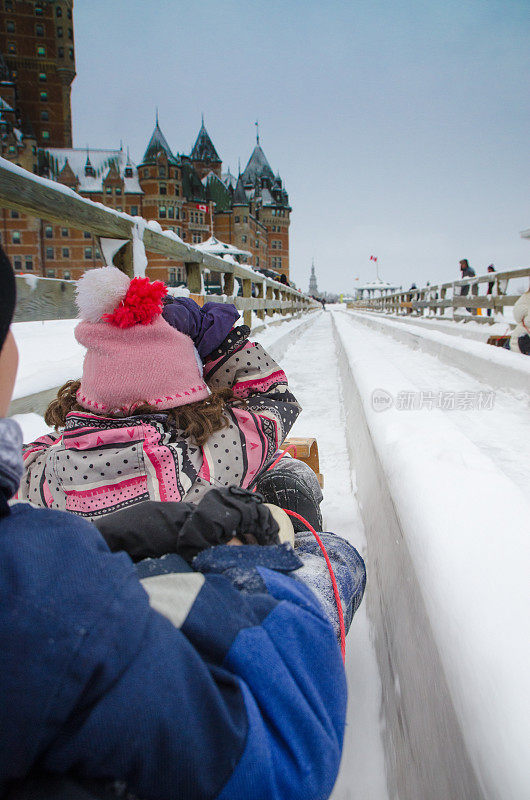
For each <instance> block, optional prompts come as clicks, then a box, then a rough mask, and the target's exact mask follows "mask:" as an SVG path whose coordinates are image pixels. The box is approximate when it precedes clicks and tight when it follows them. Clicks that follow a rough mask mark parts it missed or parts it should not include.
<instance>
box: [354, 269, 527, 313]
mask: <svg viewBox="0 0 530 800" xmlns="http://www.w3.org/2000/svg"><path fill="white" fill-rule="evenodd" d="M529 276H530V267H524V268H522V269H512V270H509V271H506V272H487V273H486V274H485V275H477V276H476V277H474V278H465V279H463V280H460V281H453V282H452V283H441V284H439V285H437V286H424V287H422V288H420V289H405V290H400V291H397V292H390V293H388V294H385V295H383V296H382V297H372V298H369V299H363V300H355V301H353V303H351V304H350V306H351V307H352V308H358V309H366V310H369V311H383V312H385V313H387V314H414V315H416V316H424V315H429V316H444V315H445V312H446V310H447V309H451V310H452V312H453V313H452V318H453V319H455V320H457V321H459V320H464V321H466V320H469V319H473V320H474V321H475V322H485V323H493V322H494V321H495V312H500V313H502V312H503V309H504V308H505V307H506V306H513V305H514V303H515V302H516V300H518V299H519V297H520V295H521V291H518V292H517V293H512V294H510V293H509V292H510V290H512V287H513V281H514V280H516V279H521V278H523V279H524V278H528V277H529ZM510 281H511V282H512V283H511V285H510ZM490 283H493V291H492V292H491V293H490V294H487V293H486V292H487V289H488V284H490ZM462 286H469V287H470V289H469V294H467V295H461V294H460V291H461V287H462ZM481 287H484V289H485V291H484V292H483V293H482V294H481V293H480V288H481ZM526 288H528V287H527V286H526V287H525V289H523V291H525V290H526ZM461 309H471V310H472V316H469V314H465V315H464V314H463V313H459V312H461ZM478 309H480V310H481V311H483V312H484V311H485V310H487V309H492V311H493V312H494V313H493V314H492V316H483V315H482V314H480V315H478V314H477V310H478ZM446 318H450V317H449V316H448V317H446Z"/></svg>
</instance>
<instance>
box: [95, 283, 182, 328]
mask: <svg viewBox="0 0 530 800" xmlns="http://www.w3.org/2000/svg"><path fill="white" fill-rule="evenodd" d="M166 294H167V286H166V285H165V284H164V283H162V281H153V282H151V281H150V280H149V278H133V279H132V281H131V283H130V284H129V288H128V290H127V294H126V295H125V297H124V298H123V300H122V301H121V303H120V304H119V305H118V306H117V307H116V308H115V309H114V311H113V312H112V314H105V315H104V316H103V319H104V320H105V322H109V323H110V324H111V325H116V327H118V328H131V327H132V326H133V325H149V324H150V323H151V322H153V320H154V319H156V317H158V316H159V315H160V314H161V313H162V298H163V297H165V295H166Z"/></svg>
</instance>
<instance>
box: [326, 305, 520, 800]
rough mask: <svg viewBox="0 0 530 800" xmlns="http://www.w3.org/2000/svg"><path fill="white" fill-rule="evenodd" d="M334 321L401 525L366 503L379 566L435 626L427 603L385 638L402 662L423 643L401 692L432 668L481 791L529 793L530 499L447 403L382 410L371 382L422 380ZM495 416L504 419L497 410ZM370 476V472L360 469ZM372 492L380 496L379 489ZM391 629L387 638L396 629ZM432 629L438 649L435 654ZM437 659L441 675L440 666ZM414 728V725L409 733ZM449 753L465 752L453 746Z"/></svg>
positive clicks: (394, 384)
mask: <svg viewBox="0 0 530 800" xmlns="http://www.w3.org/2000/svg"><path fill="white" fill-rule="evenodd" d="M334 320H335V323H336V327H337V331H338V335H339V338H340V342H341V346H342V348H343V352H344V354H345V357H346V358H347V361H348V366H349V369H350V370H351V375H352V376H353V379H354V381H355V384H356V390H357V391H358V392H359V395H360V402H361V405H362V411H363V413H364V419H365V421H366V425H367V427H368V430H369V433H370V436H371V439H372V442H373V446H374V448H375V453H376V458H377V460H378V461H379V464H380V467H381V476H382V480H383V481H384V483H385V485H386V486H387V487H388V491H389V493H390V498H391V506H392V513H393V514H395V515H396V519H397V522H398V526H399V528H398V529H396V532H395V535H393V540H390V538H389V539H387V540H386V543H385V536H386V532H385V527H384V526H385V525H386V526H388V524H389V523H388V520H386V521H385V518H384V517H381V518H380V522H379V525H380V526H382V527H380V528H379V530H378V524H377V519H378V517H377V514H378V512H379V509H378V508H370V509H365V512H364V513H365V514H366V515H367V516H368V517H370V518H371V519H372V520H374V521H375V522H374V526H373V530H372V531H371V534H372V536H375V537H378V538H379V540H380V541H381V542H382V543H383V544H381V543H380V545H379V546H380V548H381V550H380V557H381V559H380V560H381V564H380V565H379V569H380V570H381V571H382V573H383V577H384V578H385V580H387V581H394V585H395V590H396V594H395V596H394V597H393V598H392V602H393V604H394V605H395V606H396V607H398V608H399V606H400V603H401V602H402V600H403V598H402V594H403V597H404V596H405V595H406V594H407V592H409V591H410V584H411V583H412V584H413V583H414V582H415V581H417V583H418V585H419V591H420V593H421V600H422V603H423V605H424V608H425V611H426V613H427V618H428V628H425V630H423V631H422V629H421V625H422V624H423V623H422V616H421V614H422V612H421V609H418V610H417V615H418V616H417V621H418V622H417V624H416V617H414V614H413V616H412V618H411V619H409V620H408V625H407V626H406V627H408V633H407V636H408V637H409V638H408V640H407V641H406V642H403V641H401V642H399V641H397V642H392V641H390V643H389V645H388V646H389V647H390V651H391V652H392V653H393V656H392V659H393V660H392V664H393V667H394V669H398V667H399V658H398V656H397V655H396V654H397V653H398V652H399V651H400V648H401V652H402V653H405V658H406V657H407V653H410V652H412V651H413V650H414V647H415V646H416V645H417V646H418V648H419V650H418V653H417V659H418V660H417V663H416V664H415V665H414V666H415V667H416V669H415V670H414V671H412V673H409V674H407V673H405V674H403V672H402V673H401V674H399V671H398V672H397V678H398V680H399V682H400V684H401V687H400V692H401V693H404V692H405V691H406V688H407V687H406V686H405V684H408V685H409V686H408V689H409V698H412V699H411V702H412V703H413V702H414V695H416V694H418V693H419V685H420V684H421V682H422V680H424V678H425V671H428V670H429V667H430V666H432V675H430V677H431V692H432V693H433V696H432V697H430V696H429V695H428V694H426V695H425V697H424V698H423V699H424V702H425V707H426V708H428V707H429V704H430V703H431V702H434V703H436V695H437V694H438V693H443V686H444V683H445V681H447V685H448V687H449V693H450V697H451V701H452V704H453V706H454V712H455V714H456V717H457V719H458V721H459V726H460V730H461V732H462V735H463V740H464V743H465V749H466V750H467V753H468V754H469V758H470V759H471V763H472V765H473V768H474V772H475V774H476V775H477V778H478V784H479V786H480V787H481V789H483V790H484V791H483V792H482V791H481V792H480V796H482V794H484V796H486V797H491V798H493V797H495V798H497V797H499V798H500V797H502V798H503V800H520V798H522V797H527V796H529V792H530V780H529V777H528V766H527V765H528V762H529V760H530V751H529V739H528V719H529V718H530V698H529V693H528V690H527V683H528V678H527V670H528V663H529V659H530V637H529V636H528V608H529V607H530V582H529V581H528V574H529V566H530V538H529V537H528V519H529V518H530V503H529V501H528V497H527V496H525V495H524V494H523V492H522V491H521V490H520V489H519V488H518V487H517V486H516V485H515V484H514V483H513V482H512V481H511V480H509V478H507V476H506V475H505V474H504V473H503V472H501V470H500V469H499V468H498V467H497V466H496V464H495V463H494V461H493V460H491V459H490V458H488V457H487V456H486V455H484V453H482V452H481V451H480V450H479V449H478V448H477V447H476V446H475V445H474V444H473V443H472V442H471V441H469V440H468V439H466V437H465V436H463V435H462V433H461V432H460V431H459V430H458V429H457V428H456V427H455V425H454V424H452V423H451V421H450V420H449V419H448V418H447V416H444V415H443V412H441V411H438V410H436V409H433V410H429V411H427V410H426V409H423V410H409V411H399V410H397V409H396V408H395V407H392V408H388V409H387V410H385V411H384V412H380V411H377V410H375V409H374V407H373V404H372V395H373V392H374V390H377V389H379V390H381V389H383V390H386V391H388V392H390V393H392V394H394V395H397V394H398V393H400V392H403V391H407V390H411V391H413V392H416V391H417V385H416V384H413V383H411V382H410V381H407V379H406V376H404V374H403V372H402V371H400V369H399V364H398V363H395V362H393V361H392V359H390V358H389V357H388V355H387V354H385V349H384V342H381V336H380V335H378V334H374V333H371V332H370V331H369V330H367V328H366V326H359V323H358V322H356V321H354V320H353V319H352V318H351V317H350V316H349V315H348V316H347V315H345V314H334ZM465 344H466V345H468V346H472V345H475V344H476V343H473V342H469V343H465ZM491 349H492V350H494V348H491ZM508 355H509V354H508ZM492 360H493V361H495V358H494V357H493V359H492ZM491 424H492V425H494V424H495V420H494V416H493V417H492V419H491ZM361 479H363V480H369V478H366V476H363V475H362V474H359V481H361ZM372 496H373V497H377V492H376V493H375V494H373V495H372ZM365 521H366V520H365ZM400 536H402V537H403V538H402V542H400V539H399V537H400ZM385 548H386V549H387V551H388V552H387V554H386V556H385V552H384V550H385ZM391 548H395V552H391ZM389 553H391V556H392V557H391V558H388V554H389ZM407 553H408V554H409V555H407ZM409 556H410V564H411V569H413V574H407V572H406V571H405V573H404V574H401V575H395V574H394V575H393V573H392V570H393V563H392V562H393V559H394V563H396V564H397V563H398V561H397V559H398V558H400V557H402V558H403V559H404V560H403V561H402V563H403V564H405V565H406V564H407V559H408V558H409ZM385 557H386V563H385ZM385 570H387V572H386V574H385ZM409 610H410V609H409ZM390 613H392V612H390ZM401 622H403V620H401ZM418 631H420V634H421V635H420V636H419V639H418V640H417V637H418ZM386 635H387V636H389V635H390V634H389V632H388V630H387V633H386ZM431 635H432V637H433V640H434V644H435V646H436V648H437V653H429V652H428V640H429V637H430V636H431ZM416 640H417V641H416ZM423 643H424V651H423V652H422V651H421V648H422V647H423ZM438 657H439V659H440V660H441V664H442V665H443V673H440V674H438V675H437V674H436V659H437V658H438ZM402 666H403V665H402ZM409 666H410V664H409ZM420 670H421V671H420ZM411 687H412V691H411ZM441 710H442V711H444V709H441ZM420 714H421V709H420ZM424 722H425V721H424V720H420V721H419V722H418V720H415V719H406V722H405V724H406V725H407V726H409V727H410V726H411V725H412V727H414V725H415V724H418V726H420V725H421V724H424ZM430 725H431V728H432V730H431V732H430V733H431V736H432V737H433V739H432V741H429V742H428V747H429V750H432V748H433V747H434V746H435V745H436V744H438V745H439V743H440V741H441V742H444V740H443V738H440V739H438V737H443V736H444V733H445V734H446V735H447V732H444V730H443V728H444V725H443V724H442V721H441V719H439V718H438V717H436V718H433V719H431V720H430ZM437 726H438V727H439V730H437ZM418 729H419V728H418ZM427 732H428V731H426V733H427ZM414 733H415V731H414V730H412V731H410V730H409V731H408V736H409V738H410V739H413V737H414ZM449 733H450V731H449ZM456 733H458V732H456ZM448 738H449V739H454V738H455V737H454V736H451V735H450V736H449V737H448ZM457 744H458V742H457ZM417 746H419V747H421V746H422V745H421V742H420V743H419V745H417ZM444 746H446V747H448V748H451V747H453V748H454V742H451V741H449V742H447V741H445V744H444ZM457 749H458V748H457ZM462 755H463V756H465V753H463V754H462ZM452 757H454V758H458V753H456V754H455V752H454V750H453V756H452ZM436 758H437V759H443V753H442V752H440V753H436ZM459 769H461V770H462V776H463V777H462V786H465V787H467V788H466V789H465V791H464V790H462V791H461V793H460V794H455V795H454V796H459V797H464V796H465V797H467V796H475V794H466V793H465V792H466V791H469V781H470V780H471V777H470V775H469V774H468V773H467V772H466V765H465V759H464V760H463V761H461V762H460V766H459ZM442 777H444V776H442ZM456 777H458V776H456ZM445 778H447V776H445ZM474 791H476V788H475V790H474ZM428 796H432V797H435V796H436V797H438V796H439V797H441V796H444V797H445V796H449V795H447V793H446V794H440V793H439V794H438V795H436V794H434V793H433V794H430V793H429V795H428ZM451 796H452V795H451ZM477 796H479V795H477Z"/></svg>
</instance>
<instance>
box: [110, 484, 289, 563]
mask: <svg viewBox="0 0 530 800" xmlns="http://www.w3.org/2000/svg"><path fill="white" fill-rule="evenodd" d="M94 525H95V526H96V527H97V528H98V530H99V531H100V533H101V534H102V536H103V538H104V539H105V541H106V542H107V544H108V546H109V548H110V549H111V550H112V551H113V552H116V551H118V550H124V551H125V552H126V553H128V555H129V556H130V557H131V558H132V560H133V561H141V560H142V559H144V558H159V557H160V556H163V555H165V554H166V553H178V555H180V556H182V558H184V559H186V561H191V560H192V559H193V558H194V557H195V556H196V555H197V553H200V552H201V550H205V549H206V548H207V547H212V546H213V545H217V544H226V543H227V542H229V541H230V540H231V539H233V538H234V536H237V538H238V539H240V540H241V541H242V542H243V543H244V544H260V545H268V544H278V542H279V539H278V524H277V522H276V521H275V520H274V518H273V517H272V515H271V513H270V511H269V509H268V508H267V507H266V506H265V505H264V504H263V497H262V495H260V494H257V493H256V494H253V493H252V492H249V491H247V490H246V489H240V488H239V487H238V486H230V487H229V488H227V489H211V490H210V491H209V492H208V493H207V494H206V495H205V496H204V497H203V498H202V500H201V501H200V502H199V503H198V504H197V505H194V504H192V503H159V502H156V501H154V500H147V501H146V502H144V503H137V504H136V505H134V506H130V507H129V508H124V509H123V510H122V511H115V512H114V513H113V514H107V515H106V516H104V517H101V518H100V519H97V520H95V521H94Z"/></svg>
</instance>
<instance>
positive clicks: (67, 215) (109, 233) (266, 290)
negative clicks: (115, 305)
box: [0, 158, 320, 325]
mask: <svg viewBox="0 0 530 800" xmlns="http://www.w3.org/2000/svg"><path fill="white" fill-rule="evenodd" d="M2 206H4V207H7V208H11V209H14V210H16V211H20V212H22V213H23V214H27V215H29V216H33V217H37V218H39V219H45V220H48V221H50V222H54V223H56V224H59V225H65V226H66V225H68V226H70V227H72V228H74V229H77V230H85V231H90V232H91V233H93V234H94V235H95V236H97V237H99V239H100V240H105V239H110V240H118V246H119V249H118V250H117V252H116V253H115V255H114V256H113V263H114V264H115V265H116V266H117V267H119V268H120V269H122V270H123V271H124V272H126V273H127V274H129V275H131V276H132V275H133V274H143V272H144V271H145V264H146V261H145V251H146V250H147V251H149V252H152V253H159V254H161V255H164V256H166V257H168V258H171V259H173V260H174V261H175V262H178V263H183V264H184V266H185V270H186V286H187V288H188V289H189V291H190V293H191V294H193V295H197V296H198V297H199V298H201V300H202V298H204V300H213V301H216V302H230V303H234V305H235V306H236V307H237V308H238V309H239V310H240V311H243V317H244V321H245V323H246V324H247V325H250V323H251V315H252V312H253V311H254V312H255V313H256V314H257V316H258V318H259V319H262V320H265V316H266V315H268V316H272V315H273V314H275V313H280V314H282V315H287V314H294V313H296V312H305V311H309V310H312V309H313V308H319V307H320V306H319V304H318V303H316V302H315V301H314V300H313V298H311V297H309V296H307V295H304V294H302V293H301V292H299V291H297V290H296V289H293V288H291V287H290V286H285V285H284V284H282V283H279V282H278V281H274V280H271V279H270V278H266V277H265V276H264V275H262V274H261V273H259V272H256V271H255V270H253V269H251V268H249V267H245V266H243V265H241V264H238V263H235V262H234V261H227V260H225V259H224V258H221V257H218V256H213V255H210V254H209V253H205V252H204V251H202V250H201V249H199V248H197V247H193V246H191V245H189V244H186V242H183V241H182V239H180V238H179V237H178V236H177V235H176V234H175V233H174V232H173V231H167V230H166V231H164V230H162V229H160V226H158V224H157V223H154V224H153V223H152V222H151V223H149V222H148V221H146V220H144V219H142V218H139V217H131V216H129V215H128V214H124V213H122V212H118V211H115V210H114V209H111V208H107V207H105V206H103V205H101V203H94V202H92V200H88V199H86V198H84V197H81V196H80V195H79V194H77V192H75V191H74V190H73V189H70V188H68V187H67V186H63V185H62V184H58V183H55V182H54V181H51V180H48V179H46V178H41V177H39V176H36V175H32V174H31V173H30V172H27V171H26V170H24V169H22V168H21V167H18V166H16V165H14V164H12V163H11V162H9V161H7V160H6V159H3V158H0V207H2ZM119 241H121V242H122V243H123V244H121V245H119ZM100 249H101V250H102V252H105V248H104V247H102V248H100ZM208 270H209V271H210V272H213V273H220V274H221V276H222V287H223V295H212V296H208V295H206V294H205V292H204V283H203V273H204V272H205V271H208ZM234 279H238V281H240V282H241V288H242V294H241V295H240V296H238V294H237V290H236V291H234ZM39 283H40V282H39ZM46 283H48V284H49V287H50V291H56V290H57V291H59V292H61V291H62V292H63V293H70V292H71V289H69V288H68V284H69V283H70V282H69V281H61V280H53V279H46ZM52 284H56V285H57V287H58V289H57V287H54V286H52ZM61 285H62V287H65V288H62V287H61ZM253 285H254V287H255V288H254V292H255V293H257V296H255V297H253V296H252V294H253V291H252V287H253ZM21 299H22V298H21ZM41 305H42V307H43V308H44V307H45V304H41ZM37 313H44V311H41V312H37ZM60 316H64V315H63V314H61V315H60ZM17 318H18V319H20V316H18V317H17ZM23 318H24V319H29V318H32V319H46V318H49V316H44V317H43V316H33V317H28V316H24V317H23Z"/></svg>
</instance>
